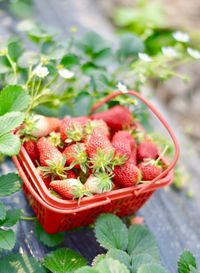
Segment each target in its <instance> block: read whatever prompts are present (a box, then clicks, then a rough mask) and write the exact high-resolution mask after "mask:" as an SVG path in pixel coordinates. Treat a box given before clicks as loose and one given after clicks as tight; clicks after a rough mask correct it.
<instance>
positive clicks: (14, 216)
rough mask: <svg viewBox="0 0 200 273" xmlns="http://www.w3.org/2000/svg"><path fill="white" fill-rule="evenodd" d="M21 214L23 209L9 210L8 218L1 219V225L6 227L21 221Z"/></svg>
mask: <svg viewBox="0 0 200 273" xmlns="http://www.w3.org/2000/svg"><path fill="white" fill-rule="evenodd" d="M21 215H22V211H21V210H20V209H12V210H7V212H6V218H5V220H4V221H0V226H4V227H12V226H14V225H15V224H16V223H17V222H18V221H19V219H20V217H21Z"/></svg>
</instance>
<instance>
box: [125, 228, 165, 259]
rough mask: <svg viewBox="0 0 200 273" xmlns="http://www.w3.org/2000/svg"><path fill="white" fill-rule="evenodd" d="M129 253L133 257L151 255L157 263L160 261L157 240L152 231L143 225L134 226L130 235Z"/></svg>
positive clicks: (130, 230)
mask: <svg viewBox="0 0 200 273" xmlns="http://www.w3.org/2000/svg"><path fill="white" fill-rule="evenodd" d="M128 253H129V255H131V256H134V255H138V254H149V255H151V256H152V257H153V258H154V259H155V260H156V261H159V260H160V255H159V250H158V247H157V243H156V240H155V238H154V235H153V234H152V233H151V231H150V230H149V229H148V228H147V227H144V226H142V225H133V226H131V227H130V228H129V233H128Z"/></svg>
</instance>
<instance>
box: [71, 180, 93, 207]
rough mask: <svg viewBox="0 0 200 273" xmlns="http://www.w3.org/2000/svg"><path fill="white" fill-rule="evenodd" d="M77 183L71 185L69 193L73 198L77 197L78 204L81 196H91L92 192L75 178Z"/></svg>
mask: <svg viewBox="0 0 200 273" xmlns="http://www.w3.org/2000/svg"><path fill="white" fill-rule="evenodd" d="M77 180H78V183H77V185H75V186H73V189H72V191H71V192H70V194H72V195H73V199H78V204H80V201H81V198H82V197H83V196H91V195H92V194H91V193H90V192H89V191H88V190H87V189H86V188H85V187H84V185H83V184H82V183H81V182H80V180H79V178H78V179H77Z"/></svg>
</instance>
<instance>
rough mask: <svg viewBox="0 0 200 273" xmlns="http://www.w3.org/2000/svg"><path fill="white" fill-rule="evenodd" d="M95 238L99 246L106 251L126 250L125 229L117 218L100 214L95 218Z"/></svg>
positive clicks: (126, 232)
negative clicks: (114, 249)
mask: <svg viewBox="0 0 200 273" xmlns="http://www.w3.org/2000/svg"><path fill="white" fill-rule="evenodd" d="M95 236H96V238H97V241H98V242H99V243H100V245H101V246H103V247H104V248H106V249H112V248H117V249H121V250H126V248H127V244H128V230H127V227H126V225H125V224H124V223H123V222H122V220H120V218H119V217H117V216H115V215H113V214H102V215H100V216H99V217H98V218H97V220H96V223H95Z"/></svg>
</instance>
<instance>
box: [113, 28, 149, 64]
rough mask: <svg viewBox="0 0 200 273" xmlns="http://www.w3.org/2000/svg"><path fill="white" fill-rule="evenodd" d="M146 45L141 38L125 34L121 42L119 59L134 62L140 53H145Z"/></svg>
mask: <svg viewBox="0 0 200 273" xmlns="http://www.w3.org/2000/svg"><path fill="white" fill-rule="evenodd" d="M144 49H145V48H144V43H143V41H142V40H141V38H140V37H139V36H137V35H134V34H130V33H128V34H124V35H123V36H122V37H121V40H120V46H119V50H118V55H119V58H120V59H122V60H124V59H128V58H129V59H130V60H133V58H134V57H136V56H137V55H138V53H139V52H143V51H144Z"/></svg>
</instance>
